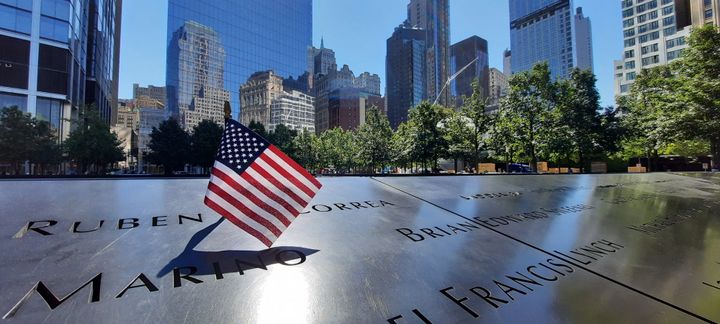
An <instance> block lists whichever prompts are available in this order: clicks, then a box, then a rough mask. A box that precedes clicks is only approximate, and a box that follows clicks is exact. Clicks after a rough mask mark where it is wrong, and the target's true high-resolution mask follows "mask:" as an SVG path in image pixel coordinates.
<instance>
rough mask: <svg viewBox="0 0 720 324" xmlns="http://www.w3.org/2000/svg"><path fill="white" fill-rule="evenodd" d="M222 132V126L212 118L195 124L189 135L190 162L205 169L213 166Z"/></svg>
mask: <svg viewBox="0 0 720 324" xmlns="http://www.w3.org/2000/svg"><path fill="white" fill-rule="evenodd" d="M222 134H223V128H222V127H221V126H220V125H218V124H217V123H215V122H214V121H212V120H207V119H206V120H203V121H201V122H200V123H199V124H197V125H195V127H193V132H192V135H191V136H190V163H192V164H193V165H197V166H199V167H202V168H203V169H205V170H207V169H209V168H210V167H211V166H213V163H215V155H216V154H217V150H218V147H220V140H221V139H222Z"/></svg>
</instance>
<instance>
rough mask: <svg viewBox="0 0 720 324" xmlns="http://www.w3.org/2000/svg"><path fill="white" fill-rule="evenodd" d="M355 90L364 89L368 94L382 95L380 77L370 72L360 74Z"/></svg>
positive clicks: (355, 82)
mask: <svg viewBox="0 0 720 324" xmlns="http://www.w3.org/2000/svg"><path fill="white" fill-rule="evenodd" d="M354 84H355V88H358V89H363V90H365V91H366V92H368V93H371V94H376V95H380V76H378V75H377V74H370V72H363V73H360V75H358V76H357V77H355V81H354Z"/></svg>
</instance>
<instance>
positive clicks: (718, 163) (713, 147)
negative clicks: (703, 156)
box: [710, 137, 720, 170]
mask: <svg viewBox="0 0 720 324" xmlns="http://www.w3.org/2000/svg"><path fill="white" fill-rule="evenodd" d="M710 153H711V154H712V161H711V162H710V165H711V169H713V170H720V137H716V138H715V139H713V140H710Z"/></svg>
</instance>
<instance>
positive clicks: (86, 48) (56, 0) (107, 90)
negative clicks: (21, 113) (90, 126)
mask: <svg viewBox="0 0 720 324" xmlns="http://www.w3.org/2000/svg"><path fill="white" fill-rule="evenodd" d="M121 6H122V1H121V0H0V49H2V50H0V86H2V87H3V90H2V93H0V95H2V96H4V97H8V96H12V97H13V98H17V97H18V96H21V97H22V98H23V99H22V100H23V101H24V102H25V103H24V104H23V105H22V107H24V110H26V111H27V112H29V113H31V114H34V115H36V116H37V117H38V118H40V119H45V120H48V121H49V122H50V123H51V124H52V125H53V126H55V127H56V128H57V129H58V130H63V131H69V127H65V129H63V124H66V123H67V122H63V119H73V118H77V112H78V109H77V108H78V107H80V106H81V105H84V104H95V105H96V106H97V107H98V110H99V112H100V115H101V116H102V117H103V118H104V119H105V120H106V121H107V122H110V121H111V119H112V114H113V107H115V106H116V103H117V79H118V71H119V70H118V57H119V55H118V53H119V49H120V48H119V46H120V13H121ZM48 107H50V108H48ZM64 135H67V132H61V133H60V136H61V137H63V136H64Z"/></svg>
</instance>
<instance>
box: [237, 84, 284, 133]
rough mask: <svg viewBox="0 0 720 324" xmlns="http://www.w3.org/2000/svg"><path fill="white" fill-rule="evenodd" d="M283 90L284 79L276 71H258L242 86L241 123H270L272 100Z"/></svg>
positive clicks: (266, 124)
mask: <svg viewBox="0 0 720 324" xmlns="http://www.w3.org/2000/svg"><path fill="white" fill-rule="evenodd" d="M282 92H283V79H282V78H281V77H280V76H278V75H277V74H275V72H274V71H263V72H256V73H254V74H253V75H251V76H250V78H249V79H248V80H247V82H246V83H244V84H243V85H241V86H240V104H241V105H242V107H243V109H242V111H240V123H242V124H244V125H249V124H250V122H252V121H255V122H259V123H262V124H263V125H264V126H265V127H267V126H268V125H270V110H271V108H272V102H273V100H275V99H276V98H279V97H280V95H281V94H282Z"/></svg>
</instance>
